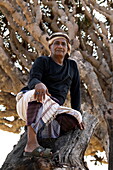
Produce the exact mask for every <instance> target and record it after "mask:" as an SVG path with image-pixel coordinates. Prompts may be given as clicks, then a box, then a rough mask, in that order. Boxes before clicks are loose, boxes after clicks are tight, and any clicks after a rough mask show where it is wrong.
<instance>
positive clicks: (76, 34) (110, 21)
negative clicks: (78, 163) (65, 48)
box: [0, 0, 113, 168]
mask: <svg viewBox="0 0 113 170" xmlns="http://www.w3.org/2000/svg"><path fill="white" fill-rule="evenodd" d="M56 31H65V32H67V34H68V35H69V37H70V39H71V45H72V53H71V58H72V59H73V60H76V61H77V64H78V67H79V70H80V76H81V89H82V110H85V111H87V112H88V113H90V114H93V115H95V117H97V118H98V119H99V125H98V127H97V128H96V129H95V132H94V136H93V138H92V140H91V141H92V142H91V143H90V145H89V146H88V149H87V151H86V154H95V153H96V150H101V151H102V150H105V151H106V154H107V157H110V159H109V160H110V161H109V162H112V163H113V154H112V150H111V148H113V147H112V145H113V144H112V141H113V139H112V138H113V137H112V136H113V135H112V131H113V129H112V128H113V2H112V1H111V0H104V1H101V0H100V1H99V0H97V1H94V0H89V1H87V0H84V1H83V0H76V1H75V0H58V1H54V0H40V1H39V0H33V1H30V0H0V104H1V105H3V106H4V111H3V110H0V129H2V130H6V131H9V132H14V133H19V132H20V128H21V127H22V126H24V122H23V121H22V120H20V119H19V118H18V115H17V113H16V111H15V103H16V102H15V95H16V94H17V93H18V92H19V90H20V89H21V88H22V87H24V86H25V85H26V84H27V81H28V75H29V70H30V68H31V66H32V63H33V62H34V60H35V59H36V57H39V56H40V55H48V54H49V49H48V44H47V41H46V37H47V36H49V35H50V34H51V33H52V32H56ZM67 103H68V99H67ZM67 103H66V104H67ZM11 116H12V117H13V120H9V117H11ZM93 139H94V140H95V141H97V147H92V145H93V141H94V140H93ZM108 139H110V140H109V142H108ZM109 147H110V152H109ZM108 155H109V156H108ZM111 160H112V161H111ZM110 167H113V165H112V164H111V163H110V164H109V168H110Z"/></svg>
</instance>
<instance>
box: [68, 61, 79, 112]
mask: <svg viewBox="0 0 113 170" xmlns="http://www.w3.org/2000/svg"><path fill="white" fill-rule="evenodd" d="M70 96H71V107H72V108H73V109H75V110H78V111H80V76H79V71H78V67H77V64H76V63H75V62H74V76H73V79H72V84H71V88H70Z"/></svg>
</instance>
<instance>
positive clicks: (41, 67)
mask: <svg viewBox="0 0 113 170" xmlns="http://www.w3.org/2000/svg"><path fill="white" fill-rule="evenodd" d="M41 82H42V83H44V84H45V85H46V87H47V88H48V91H49V93H50V94H51V95H52V96H53V97H55V98H56V99H58V100H59V101H60V104H61V105H63V103H64V102H65V99H66V96H67V93H68V90H70V95H71V107H72V108H73V109H75V110H78V111H80V78H79V72H78V68H77V64H76V62H75V61H73V60H70V59H65V60H64V63H63V65H62V66H61V65H59V64H57V63H56V62H54V61H53V59H52V58H51V57H47V56H41V57H39V58H37V59H36V60H35V62H34V64H33V66H32V69H31V71H30V80H29V82H28V88H29V89H33V88H34V87H35V85H36V84H38V83H41Z"/></svg>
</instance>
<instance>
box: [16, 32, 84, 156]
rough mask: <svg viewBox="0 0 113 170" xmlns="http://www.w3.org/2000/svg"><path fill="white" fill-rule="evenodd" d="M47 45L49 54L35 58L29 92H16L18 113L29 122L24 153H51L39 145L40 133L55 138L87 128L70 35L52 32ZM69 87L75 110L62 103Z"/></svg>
mask: <svg viewBox="0 0 113 170" xmlns="http://www.w3.org/2000/svg"><path fill="white" fill-rule="evenodd" d="M48 44H49V48H50V52H51V54H50V57H48V56H41V57H39V58H37V59H36V60H35V62H34V64H33V66H32V69H31V71H30V79H29V82H28V89H29V91H27V92H26V89H23V90H22V92H20V93H19V94H18V95H17V101H18V102H17V112H18V114H19V115H20V117H21V118H22V119H23V120H25V121H26V123H27V125H28V127H27V144H26V146H25V150H24V151H25V152H24V155H25V156H29V155H34V156H49V155H50V154H51V152H50V150H49V149H45V148H43V147H41V146H39V144H38V141H37V133H38V135H39V136H40V137H42V138H47V137H48V136H49V137H53V138H56V137H58V136H60V135H62V134H64V133H65V132H67V131H69V130H71V129H74V128H76V127H77V126H78V127H79V128H80V129H84V126H83V124H82V117H81V114H80V112H79V111H80V79H79V72H78V68H77V64H76V62H75V61H73V60H70V59H68V57H69V55H70V51H71V45H70V40H69V37H68V35H67V34H65V33H61V32H58V33H53V34H52V35H51V36H50V37H49V38H48ZM69 90H70V96H71V107H72V109H71V108H67V107H64V106H62V105H63V104H64V102H65V99H66V96H67V93H68V91H69ZM20 106H21V107H20ZM21 108H22V109H23V111H22V110H21ZM45 124H46V127H45V126H44V125H45ZM48 127H49V128H48ZM39 132H40V133H39Z"/></svg>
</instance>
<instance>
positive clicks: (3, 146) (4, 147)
mask: <svg viewBox="0 0 113 170" xmlns="http://www.w3.org/2000/svg"><path fill="white" fill-rule="evenodd" d="M0 136H1V138H0V167H1V166H2V164H3V162H4V161H5V159H6V157H7V155H8V153H10V152H11V151H12V149H13V146H14V145H15V144H17V142H18V141H19V139H20V134H14V133H11V132H6V131H2V130H0ZM92 159H93V158H92V157H90V156H88V157H87V158H86V160H87V162H88V167H89V170H107V169H108V165H100V163H98V165H97V166H95V165H94V162H91V161H90V160H92Z"/></svg>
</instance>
